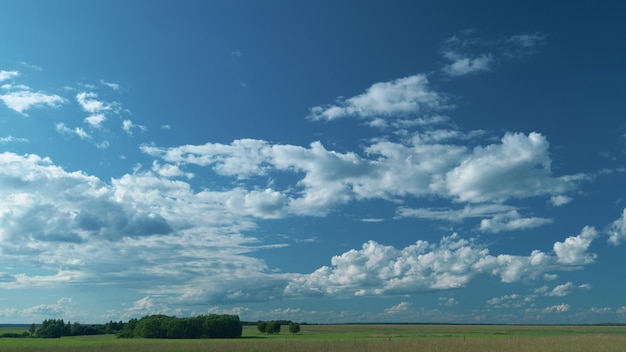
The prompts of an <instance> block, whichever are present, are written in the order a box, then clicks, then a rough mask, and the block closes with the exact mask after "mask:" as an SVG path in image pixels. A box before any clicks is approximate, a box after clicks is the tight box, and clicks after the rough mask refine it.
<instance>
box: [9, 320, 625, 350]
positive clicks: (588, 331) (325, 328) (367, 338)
mask: <svg viewBox="0 0 626 352" xmlns="http://www.w3.org/2000/svg"><path fill="white" fill-rule="evenodd" d="M284 330H287V329H286V327H285V329H284ZM21 331H23V330H20V329H11V332H21ZM2 332H8V331H5V330H4V329H0V333H2ZM625 349H626V326H516V325H506V326H502V325H303V326H302V330H301V332H300V333H299V334H297V335H290V334H289V333H286V332H283V333H281V334H278V335H262V334H259V333H258V332H257V331H256V328H255V327H252V326H246V327H244V333H243V337H242V338H240V339H211V340H206V339H205V340H152V339H117V338H115V336H113V335H99V336H77V337H63V338H61V339H36V338H23V339H12V338H4V339H0V351H2V352H10V351H20V352H35V351H37V352H39V351H42V352H43V351H46V352H56V351H59V352H60V351H63V352H74V351H76V352H78V351H85V352H91V351H120V352H126V351H128V352H144V351H157V352H158V351H181V352H185V351H229V352H231V351H259V352H261V351H273V352H281V351H299V352H313V351H358V352H370V351H372V352H373V351H396V352H404V351H412V352H413V351H452V352H454V351H467V352H472V351H481V352H488V351H498V352H501V351H508V352H510V351H567V352H575V351H581V352H582V351H585V352H587V351H624V350H625Z"/></svg>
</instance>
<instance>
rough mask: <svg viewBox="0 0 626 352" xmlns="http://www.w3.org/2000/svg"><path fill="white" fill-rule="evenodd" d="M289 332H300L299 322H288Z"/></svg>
mask: <svg viewBox="0 0 626 352" xmlns="http://www.w3.org/2000/svg"><path fill="white" fill-rule="evenodd" d="M289 332H290V333H292V334H297V333H299V332H300V324H298V323H289Z"/></svg>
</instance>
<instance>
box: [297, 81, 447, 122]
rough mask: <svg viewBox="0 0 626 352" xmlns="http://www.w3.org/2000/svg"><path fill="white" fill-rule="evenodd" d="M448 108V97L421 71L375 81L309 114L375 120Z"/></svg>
mask: <svg viewBox="0 0 626 352" xmlns="http://www.w3.org/2000/svg"><path fill="white" fill-rule="evenodd" d="M445 108H448V106H447V105H446V98H445V97H444V96H442V95H441V94H439V93H437V92H435V91H433V90H432V89H431V88H430V86H429V83H428V79H427V78H426V76H425V75H419V74H418V75H414V76H408V77H404V78H399V79H396V80H394V81H391V82H380V83H375V84H373V85H372V86H371V87H370V88H368V89H367V91H366V92H365V93H363V94H361V95H357V96H354V97H351V98H348V99H344V98H339V99H338V102H337V104H335V105H324V106H316V107H313V108H311V113H310V114H309V118H311V119H314V120H335V119H338V118H345V117H358V118H365V119H372V120H375V119H376V118H381V117H394V118H396V117H402V116H407V115H428V114H429V113H431V112H435V111H440V110H442V109H445ZM381 122H382V121H381ZM373 125H377V124H376V123H374V124H373ZM378 125H379V124H378Z"/></svg>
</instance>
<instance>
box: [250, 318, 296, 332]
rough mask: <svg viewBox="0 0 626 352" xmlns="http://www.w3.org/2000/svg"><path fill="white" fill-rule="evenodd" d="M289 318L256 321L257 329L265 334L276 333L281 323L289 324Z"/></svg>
mask: <svg viewBox="0 0 626 352" xmlns="http://www.w3.org/2000/svg"><path fill="white" fill-rule="evenodd" d="M289 324H291V320H271V321H259V322H258V323H257V326H256V327H257V329H258V330H259V332H262V333H265V334H278V333H279V332H280V326H281V325H289Z"/></svg>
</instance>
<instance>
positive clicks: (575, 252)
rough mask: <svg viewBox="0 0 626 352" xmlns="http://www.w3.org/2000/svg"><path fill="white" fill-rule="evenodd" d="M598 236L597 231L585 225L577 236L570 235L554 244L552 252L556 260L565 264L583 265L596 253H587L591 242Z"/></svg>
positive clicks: (591, 260)
mask: <svg viewBox="0 0 626 352" xmlns="http://www.w3.org/2000/svg"><path fill="white" fill-rule="evenodd" d="M596 237H598V233H597V231H596V230H595V229H594V228H593V227H590V226H586V227H585V228H584V229H583V230H582V231H581V233H580V234H579V235H578V236H572V237H568V238H566V239H565V241H563V242H556V243H555V244H554V252H555V253H556V255H557V261H558V262H559V263H561V264H566V265H585V264H589V263H592V262H593V261H594V260H595V258H596V255H595V254H594V253H587V250H588V249H589V245H591V242H592V241H593V240H594V239H595V238H596Z"/></svg>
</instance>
